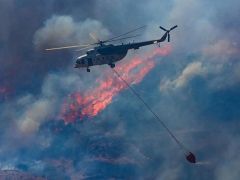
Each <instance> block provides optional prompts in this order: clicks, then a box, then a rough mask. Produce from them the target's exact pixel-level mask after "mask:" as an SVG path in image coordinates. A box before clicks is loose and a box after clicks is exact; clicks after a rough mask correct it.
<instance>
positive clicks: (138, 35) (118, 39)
mask: <svg viewBox="0 0 240 180" xmlns="http://www.w3.org/2000/svg"><path fill="white" fill-rule="evenodd" d="M138 36H140V34H137V35H134V36H129V37H125V38H120V39H114V40H111V41H108V42H113V41H120V40H124V39H130V38H134V37H138Z"/></svg>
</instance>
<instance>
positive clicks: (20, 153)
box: [0, 0, 240, 180]
mask: <svg viewBox="0 0 240 180" xmlns="http://www.w3.org/2000/svg"><path fill="white" fill-rule="evenodd" d="M239 17H240V2H239V1H237V0H229V1H227V2H226V1H217V0H213V1H207V0H181V1H180V0H170V1H167V0H149V1H144V0H139V1H130V0H88V1H83V0H82V1H81V0H68V1H64V0H47V1H46V0H35V1H30V0H22V1H15V0H1V1H0V22H1V26H0V63H1V66H0V121H1V123H0V146H1V147H0V169H2V170H3V169H17V170H20V171H24V172H27V173H30V174H34V175H39V176H45V177H47V178H49V179H170V180H178V179H196V180H198V179H199V180H203V179H207V180H208V179H216V180H225V179H228V180H237V179H239V177H240V168H239V167H240V155H239V148H240V143H239V141H240V131H239V128H240V124H239V120H240V111H239V107H240V91H239V90H240V85H239V83H240V62H239V55H240V38H239V31H240V21H239ZM176 24H177V25H178V26H179V27H178V28H177V29H176V30H174V31H173V32H172V33H171V35H172V36H171V43H170V45H169V44H168V43H167V42H165V43H163V44H162V50H160V51H159V53H157V54H155V55H153V53H154V52H156V47H155V46H154V47H152V48H142V49H140V50H138V51H135V52H134V51H131V52H129V55H128V56H127V57H126V58H125V59H124V60H123V61H122V62H120V63H117V64H116V66H118V65H119V66H120V67H121V65H122V66H123V67H125V70H126V69H127V68H130V65H131V64H134V62H135V63H136V62H138V63H139V64H138V66H140V67H138V68H135V67H134V68H133V69H131V73H133V74H132V75H131V76H130V80H131V83H132V86H133V87H134V88H135V89H136V90H137V91H138V92H139V94H141V96H142V97H144V99H145V100H146V101H147V102H148V104H149V105H150V106H151V107H152V108H153V110H154V111H156V112H157V113H158V114H159V116H160V117H161V119H162V120H163V121H164V122H165V123H166V124H167V125H168V127H169V128H170V129H171V130H173V132H174V133H175V134H176V136H177V137H178V138H179V139H180V141H182V142H183V143H184V144H185V145H186V146H187V147H188V148H189V149H190V150H191V151H193V152H194V153H195V154H196V156H197V160H199V163H198V164H196V165H192V164H189V163H188V162H187V161H186V160H185V159H184V155H183V153H182V151H181V150H180V149H179V147H178V146H177V145H176V143H175V142H174V141H172V140H171V139H170V137H169V136H168V134H167V133H166V131H165V130H164V129H163V128H162V127H161V126H160V124H158V123H157V122H156V121H155V120H154V117H153V116H152V115H151V114H150V113H149V112H148V111H147V110H146V109H145V107H144V106H143V105H142V104H141V103H140V102H139V101H138V100H137V99H136V98H135V97H134V96H133V95H132V94H131V92H130V91H129V90H128V89H126V88H122V90H121V91H115V90H114V94H113V95H114V96H110V97H111V98H113V99H111V98H110V99H107V98H109V96H106V97H105V98H104V99H103V100H102V99H101V98H100V97H102V95H103V91H102V89H101V86H100V85H101V83H104V82H109V81H111V80H113V81H116V78H115V77H114V75H113V74H112V72H111V71H110V70H109V67H108V66H106V65H105V66H97V67H93V68H91V73H87V72H86V69H74V68H73V67H74V57H76V56H77V55H79V54H78V53H76V52H71V51H63V52H55V53H46V52H44V51H42V49H43V48H46V47H52V46H62V45H72V44H75V43H76V44H79V43H80V44H84V43H92V42H93V40H92V39H91V38H90V37H89V33H90V32H92V33H94V34H96V35H97V36H98V37H99V38H101V39H103V40H104V39H107V38H110V37H112V36H114V35H118V34H121V33H124V32H126V31H128V30H131V29H134V28H136V27H138V26H142V25H147V28H146V29H144V30H143V31H142V32H141V33H142V36H141V37H139V39H136V40H135V41H139V40H148V39H152V38H153V39H154V38H158V37H160V36H161V35H162V34H163V32H162V31H161V30H160V29H159V28H158V26H159V25H162V26H164V27H166V28H169V27H171V26H173V25H176ZM126 42H128V41H126ZM164 45H165V46H164ZM166 48H167V49H168V48H170V49H168V50H167V52H165V50H166ZM149 57H150V58H149ZM151 63H152V64H151ZM144 68H148V69H147V71H146V72H145V73H144V74H142V73H141V72H142V71H143V70H146V69H144ZM139 69H140V70H139ZM138 70H139V72H138ZM141 70H142V71H141ZM126 72H128V71H127V70H126ZM138 73H139V74H138ZM135 78H136V80H135ZM99 84H100V85H99ZM116 85H119V83H115V82H114V83H113V82H112V84H111V86H110V87H111V88H114V87H115V86H116ZM111 88H110V90H109V89H107V90H104V92H109V91H110V93H112V89H111ZM100 90H101V91H100ZM92 94H93V95H94V97H92V98H93V99H94V100H93V101H90V102H95V100H98V102H99V101H100V102H105V101H106V99H107V100H109V102H108V103H107V104H106V106H104V107H103V108H102V111H100V112H99V113H97V115H96V116H94V117H87V116H84V117H83V118H80V115H81V114H82V113H83V111H84V108H83V107H81V106H80V105H79V104H81V103H82V101H81V100H83V99H80V101H81V103H78V101H77V97H78V98H79V96H80V95H81V96H82V95H85V98H86V99H87V100H89V98H90V96H91V95H92ZM90 99H91V98H90ZM68 103H70V104H71V103H73V104H74V103H75V104H74V106H77V108H75V109H74V111H70V110H69V109H67V110H66V111H70V115H71V117H72V119H71V120H72V121H71V122H72V123H68V124H67V123H65V122H64V117H63V116H62V111H63V108H65V107H67V108H69V106H68ZM76 103H77V104H76Z"/></svg>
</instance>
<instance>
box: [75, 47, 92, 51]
mask: <svg viewBox="0 0 240 180" xmlns="http://www.w3.org/2000/svg"><path fill="white" fill-rule="evenodd" d="M90 48H91V46H88V47H84V48H80V49H76V50H74V51H82V50H85V49H90Z"/></svg>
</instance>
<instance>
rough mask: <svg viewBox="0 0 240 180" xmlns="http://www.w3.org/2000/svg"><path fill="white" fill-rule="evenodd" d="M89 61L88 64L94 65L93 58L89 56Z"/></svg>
mask: <svg viewBox="0 0 240 180" xmlns="http://www.w3.org/2000/svg"><path fill="white" fill-rule="evenodd" d="M87 61H88V66H93V61H92V58H88V59H87Z"/></svg>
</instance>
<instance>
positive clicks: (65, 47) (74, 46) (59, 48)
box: [45, 44, 90, 51]
mask: <svg viewBox="0 0 240 180" xmlns="http://www.w3.org/2000/svg"><path fill="white" fill-rule="evenodd" d="M88 46H90V44H87V45H73V46H62V47H54V48H48V49H45V50H46V51H54V50H62V49H72V48H78V47H88Z"/></svg>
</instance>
